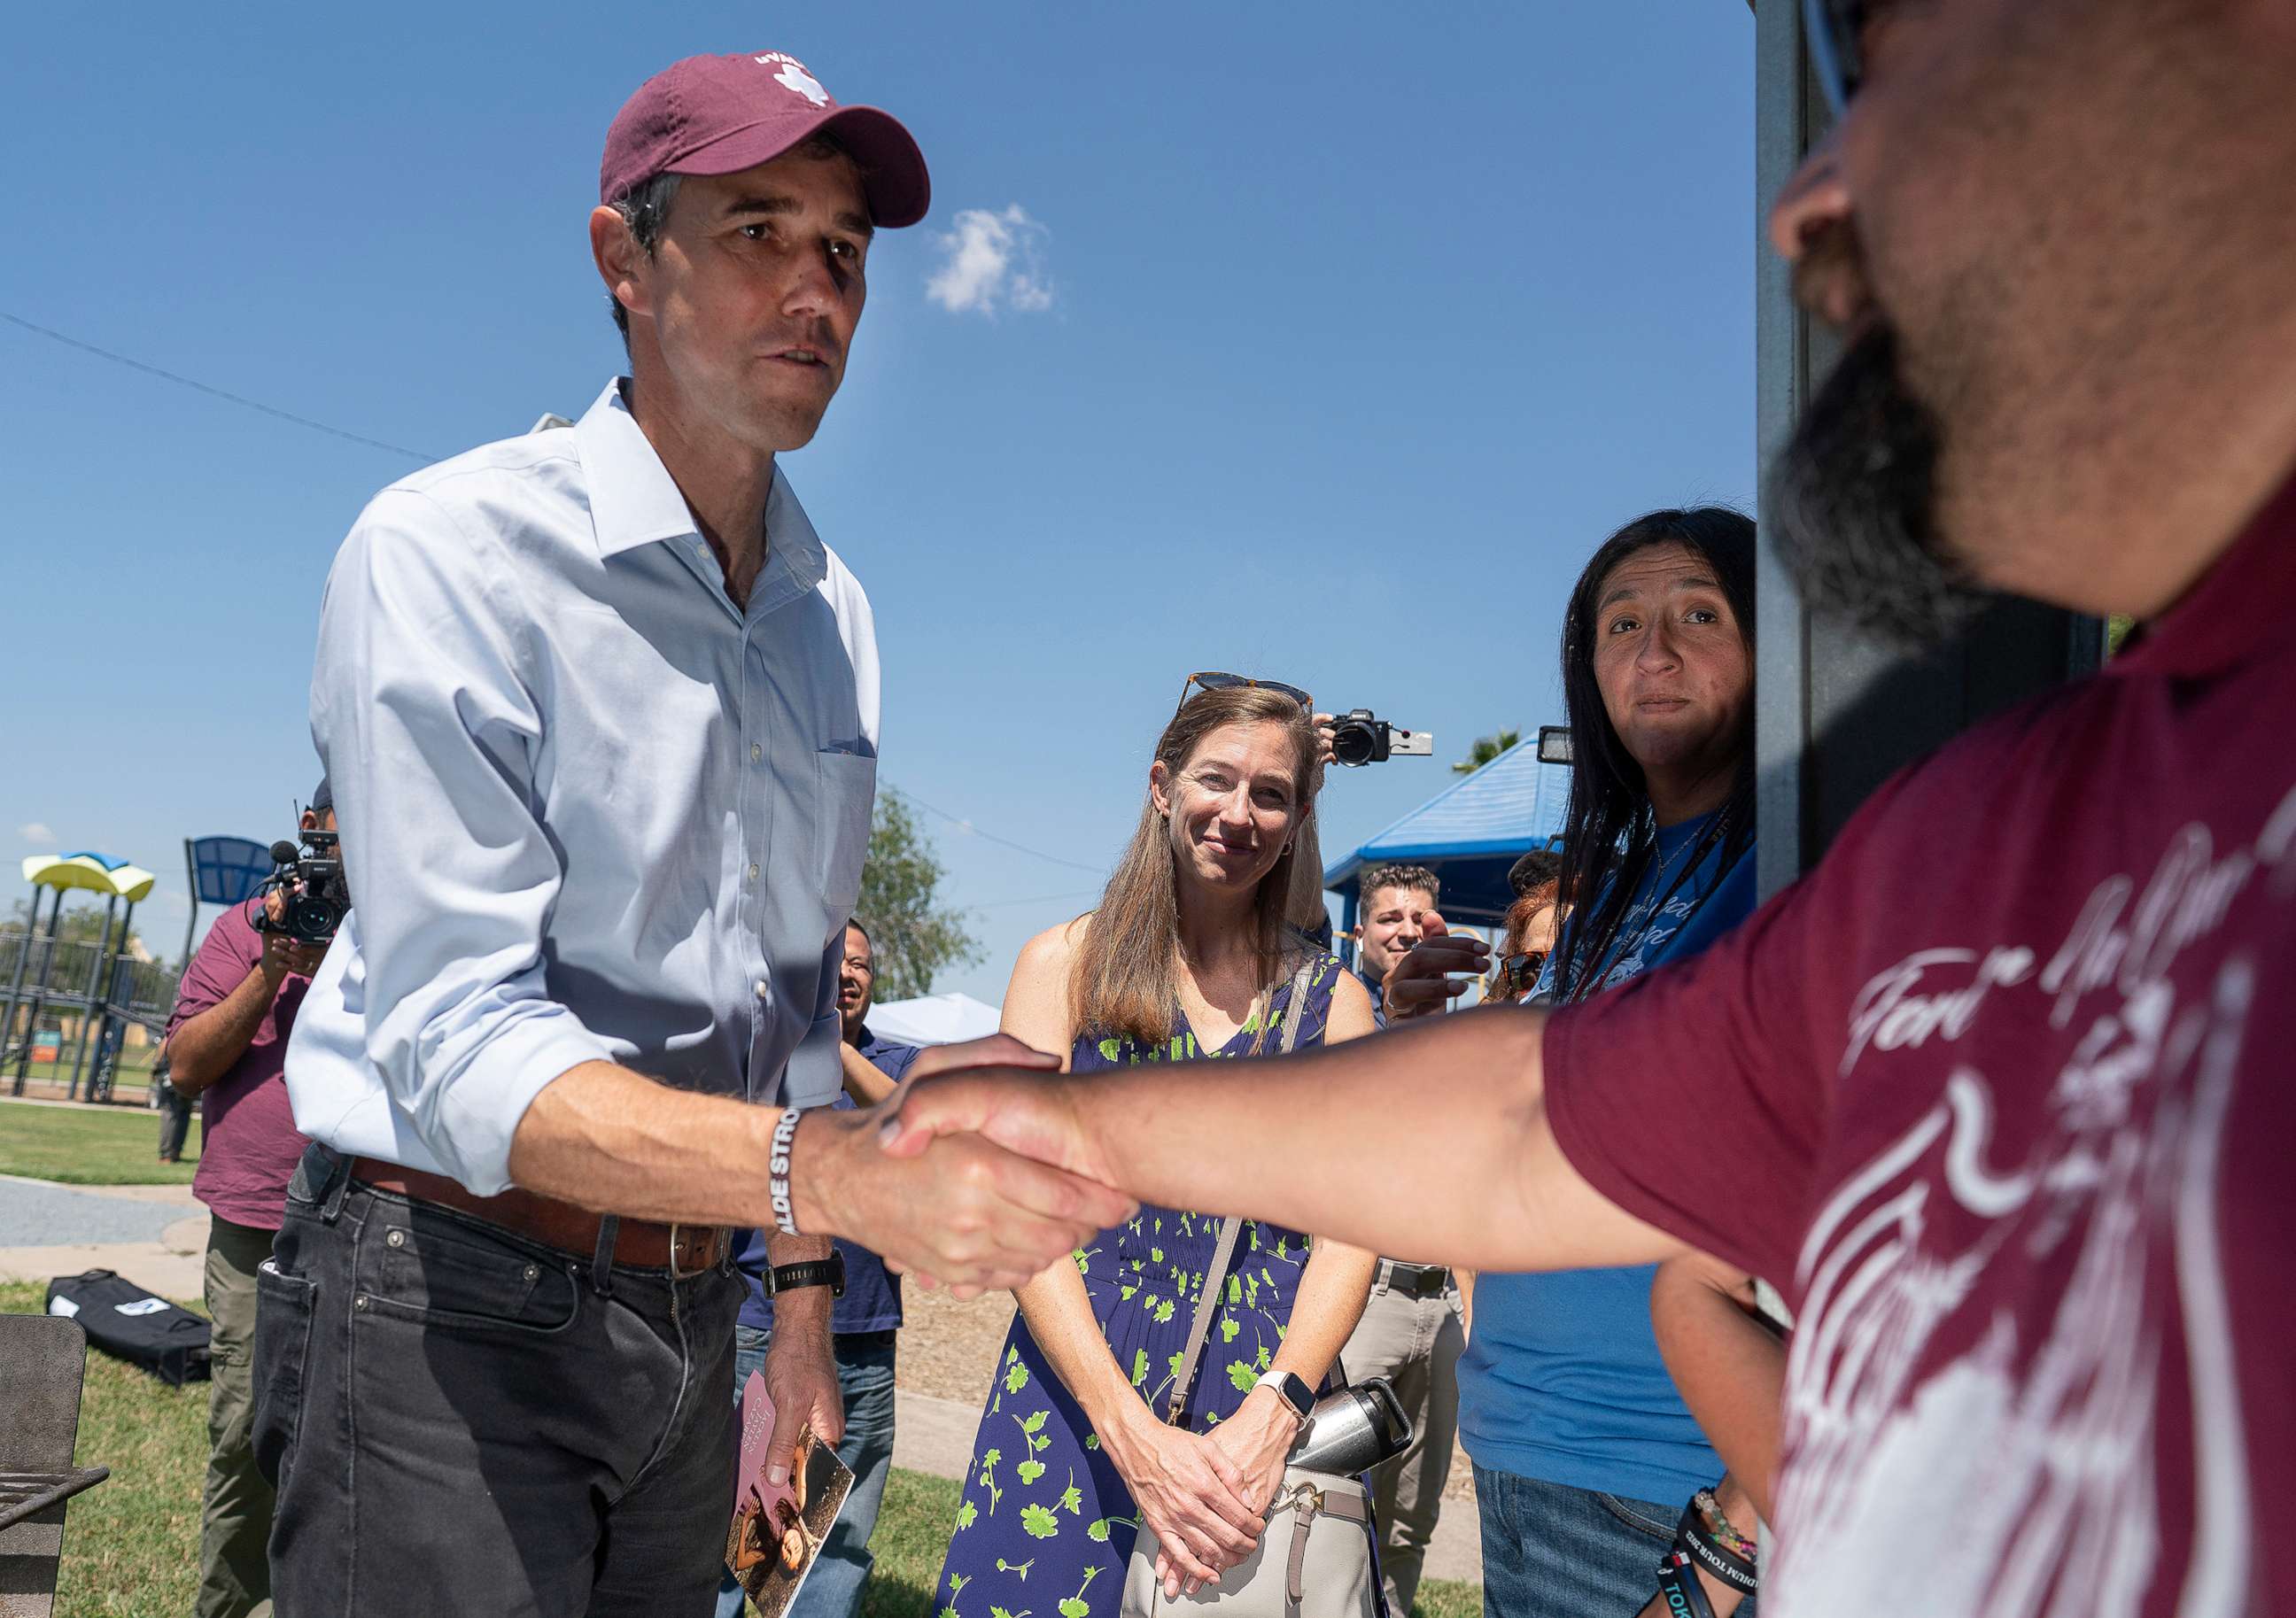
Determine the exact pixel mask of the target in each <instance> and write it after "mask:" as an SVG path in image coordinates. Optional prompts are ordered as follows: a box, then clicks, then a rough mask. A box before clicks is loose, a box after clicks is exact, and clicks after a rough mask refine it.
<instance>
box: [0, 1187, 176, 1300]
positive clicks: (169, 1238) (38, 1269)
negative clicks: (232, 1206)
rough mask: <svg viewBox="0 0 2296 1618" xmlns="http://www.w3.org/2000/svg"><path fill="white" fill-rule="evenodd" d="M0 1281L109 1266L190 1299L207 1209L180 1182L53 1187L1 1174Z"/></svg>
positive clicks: (153, 1287) (162, 1292)
mask: <svg viewBox="0 0 2296 1618" xmlns="http://www.w3.org/2000/svg"><path fill="white" fill-rule="evenodd" d="M0 1239H4V1240H5V1241H7V1242H8V1243H9V1245H8V1246H4V1247H0V1280H15V1281H47V1280H52V1279H54V1278H55V1277H57V1276H60V1275H78V1274H79V1273H80V1272H81V1271H87V1270H111V1271H118V1272H119V1274H121V1275H123V1276H126V1277H127V1279H129V1280H131V1281H134V1282H135V1284H136V1285H137V1286H139V1287H149V1288H150V1289H151V1290H152V1291H153V1292H156V1293H158V1294H159V1295H160V1296H161V1297H163V1298H174V1299H176V1300H177V1301H179V1302H192V1301H196V1300H197V1299H198V1298H199V1296H200V1295H201V1292H202V1290H204V1287H205V1282H204V1279H203V1277H202V1273H201V1271H202V1265H203V1262H204V1259H205V1255H206V1254H207V1247H208V1211H207V1210H206V1209H205V1208H203V1207H201V1205H200V1204H199V1202H198V1201H197V1199H195V1198H194V1197H193V1196H192V1188H191V1187H189V1186H187V1185H119V1186H94V1185H58V1184H56V1183H55V1182H54V1181H47V1180H26V1179H22V1178H20V1177H18V1176H16V1175H13V1174H0Z"/></svg>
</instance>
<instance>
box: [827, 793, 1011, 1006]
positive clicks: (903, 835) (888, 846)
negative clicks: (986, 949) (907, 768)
mask: <svg viewBox="0 0 2296 1618" xmlns="http://www.w3.org/2000/svg"><path fill="white" fill-rule="evenodd" d="M946 874H947V871H946V870H944V869H943V867H942V865H941V862H940V861H939V859H938V858H937V857H935V855H934V854H933V846H932V843H931V839H930V838H927V837H926V836H925V834H924V830H923V829H922V827H920V826H919V825H918V824H917V817H916V814H915V812H914V811H913V810H912V809H911V808H910V807H909V805H908V801H907V800H906V798H904V797H902V796H901V795H900V794H899V793H898V792H896V791H894V790H892V789H890V788H887V789H884V790H882V791H881V792H879V793H878V794H877V808H876V813H875V814H874V815H873V817H872V818H871V820H870V823H869V861H868V863H867V864H865V865H864V866H863V867H862V868H861V898H860V902H859V903H857V904H856V905H855V906H854V911H853V914H854V919H856V920H857V921H859V922H860V923H861V925H862V926H863V927H866V928H867V929H868V932H869V942H870V944H872V945H873V947H874V948H875V950H876V954H877V989H876V997H877V998H878V999H879V1000H881V1001H884V1000H911V999H914V998H915V997H916V996H917V995H920V994H930V993H932V984H933V978H934V977H935V975H936V974H938V973H939V971H940V969H941V968H944V967H952V966H971V965H972V963H973V962H974V961H976V960H980V958H981V949H980V944H979V942H978V941H977V940H975V939H974V937H973V936H972V934H971V933H969V932H967V931H965V928H964V911H959V910H955V909H947V908H942V907H939V906H937V905H936V904H935V903H934V899H935V897H936V896H937V895H938V893H939V887H940V879H941V878H942V877H943V876H945V875H946Z"/></svg>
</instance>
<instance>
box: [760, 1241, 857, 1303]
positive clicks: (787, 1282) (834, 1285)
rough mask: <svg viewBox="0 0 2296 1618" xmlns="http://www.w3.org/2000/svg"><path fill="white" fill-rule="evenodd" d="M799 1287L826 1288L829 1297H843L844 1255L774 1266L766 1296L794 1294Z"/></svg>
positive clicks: (833, 1254) (834, 1254)
mask: <svg viewBox="0 0 2296 1618" xmlns="http://www.w3.org/2000/svg"><path fill="white" fill-rule="evenodd" d="M799 1287H828V1288H829V1295H830V1296H831V1297H832V1298H841V1297H843V1296H844V1295H845V1255H844V1254H842V1253H837V1252H833V1251H832V1253H831V1254H830V1255H829V1256H828V1257H827V1258H811V1259H808V1260H806V1262H805V1263H802V1264H775V1266H774V1268H773V1287H772V1290H771V1291H770V1292H768V1293H767V1296H768V1297H777V1296H779V1295H781V1294H783V1293H784V1292H795V1291H796V1290H798V1288H799Z"/></svg>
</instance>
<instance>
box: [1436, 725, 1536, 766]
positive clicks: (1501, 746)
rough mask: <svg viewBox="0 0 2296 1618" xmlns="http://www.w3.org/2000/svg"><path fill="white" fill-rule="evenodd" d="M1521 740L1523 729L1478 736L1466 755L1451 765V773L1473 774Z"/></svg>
mask: <svg viewBox="0 0 2296 1618" xmlns="http://www.w3.org/2000/svg"><path fill="white" fill-rule="evenodd" d="M1521 740H1522V732H1521V731H1500V732H1499V733H1498V734H1497V735H1496V736H1478V737H1476V738H1475V745H1474V746H1473V747H1472V748H1470V749H1468V752H1467V756H1466V757H1464V758H1463V759H1461V760H1460V761H1459V762H1458V763H1457V764H1453V765H1452V766H1451V773H1452V774H1454V775H1472V774H1473V773H1474V772H1476V771H1478V770H1480V769H1481V768H1482V767H1483V766H1484V765H1485V764H1488V763H1490V762H1491V760H1493V759H1494V758H1497V756H1499V755H1500V754H1502V753H1504V752H1505V751H1506V750H1507V749H1508V748H1512V747H1514V746H1516V745H1517V744H1519V743H1520V742H1521Z"/></svg>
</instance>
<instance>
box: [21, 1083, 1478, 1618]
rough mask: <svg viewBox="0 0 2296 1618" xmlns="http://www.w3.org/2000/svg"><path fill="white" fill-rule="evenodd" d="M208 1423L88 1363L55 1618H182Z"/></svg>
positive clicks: (926, 1504) (202, 1397) (161, 1389)
mask: <svg viewBox="0 0 2296 1618" xmlns="http://www.w3.org/2000/svg"><path fill="white" fill-rule="evenodd" d="M20 1110H21V1111H26V1112H30V1111H37V1110H39V1109H37V1108H33V1107H25V1108H21V1109H20ZM44 1292H45V1288H44V1287H42V1286H41V1285H40V1284H38V1283H37V1282H0V1313H25V1312H37V1311H38V1310H39V1309H40V1307H41V1304H42V1299H43V1295H44ZM193 1307H195V1308H196V1307H197V1305H196V1304H195V1305H193ZM207 1420H208V1385H207V1384H206V1383H204V1382H194V1383H192V1384H190V1385H187V1386H184V1387H179V1388H173V1387H167V1386H165V1385H161V1384H160V1383H159V1382H156V1381H154V1380H153V1379H152V1377H148V1376H146V1375H144V1373H143V1372H142V1371H140V1370H136V1369H132V1368H130V1367H128V1366H126V1365H123V1364H121V1363H120V1362H119V1361H117V1360H113V1359H111V1358H110V1357H108V1356H107V1355H103V1354H100V1353H90V1354H89V1355H88V1360H87V1382H86V1391H85V1393H84V1395H83V1403H82V1405H81V1410H80V1423H79V1453H78V1459H79V1464H80V1465H81V1466H84V1467H111V1477H110V1478H109V1479H108V1480H106V1481H105V1482H103V1483H98V1484H97V1485H96V1486H95V1487H94V1489H91V1490H89V1491H87V1492H86V1494H83V1495H81V1496H79V1497H78V1499H76V1500H73V1501H72V1503H71V1508H70V1513H69V1514H68V1516H67V1519H66V1522H65V1527H64V1558H63V1565H62V1566H61V1570H60V1572H59V1576H58V1579H57V1583H56V1609H55V1610H56V1618H143V1615H144V1614H153V1613H183V1612H189V1611H190V1610H191V1606H192V1598H193V1596H194V1595H195V1594H196V1593H197V1590H198V1588H199V1577H200V1575H199V1542H200V1488H201V1479H202V1477H203V1476H204V1475H205V1474H206V1470H207V1442H208V1440H207ZM957 1492H958V1491H957V1485H956V1483H955V1482H954V1481H953V1480H951V1479H947V1478H939V1477H928V1476H926V1475H924V1474H922V1473H919V1472H904V1471H899V1470H896V1471H895V1472H894V1474H893V1475H892V1477H891V1479H890V1481H889V1482H888V1483H886V1485H885V1504H884V1508H883V1509H882V1510H881V1512H880V1513H879V1515H878V1517H877V1531H876V1532H875V1534H874V1535H873V1536H872V1538H871V1540H870V1549H871V1550H873V1551H874V1552H875V1553H876V1557H877V1569H876V1572H875V1573H874V1574H873V1575H872V1576H871V1578H870V1581H869V1584H868V1588H867V1589H866V1590H865V1592H864V1594H863V1597H862V1601H861V1613H862V1618H928V1614H930V1613H931V1611H932V1610H933V1601H932V1593H933V1585H934V1582H935V1581H937V1580H938V1579H939V1577H940V1564H941V1557H942V1554H943V1553H944V1552H945V1551H946V1550H947V1548H948V1535H949V1529H950V1525H951V1524H954V1523H955V1521H956V1506H957ZM1481 1613H1482V1590H1481V1589H1480V1587H1478V1586H1476V1585H1472V1584H1460V1583H1455V1582H1450V1581H1439V1580H1430V1581H1427V1582H1425V1583H1423V1584H1422V1585H1421V1586H1420V1587H1419V1601H1418V1605H1417V1606H1416V1607H1415V1609H1414V1618H1480V1614H1481Z"/></svg>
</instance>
